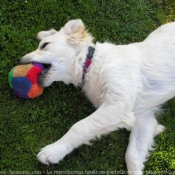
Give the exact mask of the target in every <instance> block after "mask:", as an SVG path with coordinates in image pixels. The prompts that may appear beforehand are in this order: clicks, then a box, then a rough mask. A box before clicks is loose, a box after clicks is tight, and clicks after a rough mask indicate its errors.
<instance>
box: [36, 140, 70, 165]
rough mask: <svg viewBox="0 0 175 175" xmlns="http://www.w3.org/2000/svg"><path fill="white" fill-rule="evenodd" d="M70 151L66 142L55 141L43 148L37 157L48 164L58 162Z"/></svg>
mask: <svg viewBox="0 0 175 175" xmlns="http://www.w3.org/2000/svg"><path fill="white" fill-rule="evenodd" d="M68 153H69V150H68V148H67V147H66V146H65V145H64V144H60V143H58V142H55V143H53V144H50V145H47V146H46V147H44V148H42V149H41V151H40V152H39V153H38V155H37V159H38V160H39V161H40V162H42V163H44V164H46V165H49V164H57V163H58V162H59V161H60V160H62V159H63V158H64V157H65V156H66V155H67V154H68Z"/></svg>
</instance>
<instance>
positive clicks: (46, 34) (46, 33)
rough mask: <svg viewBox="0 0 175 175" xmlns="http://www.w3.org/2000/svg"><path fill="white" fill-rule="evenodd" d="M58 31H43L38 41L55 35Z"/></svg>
mask: <svg viewBox="0 0 175 175" xmlns="http://www.w3.org/2000/svg"><path fill="white" fill-rule="evenodd" d="M56 32H57V31H56V30H54V29H51V30H49V31H41V32H39V33H38V34H37V39H38V40H42V39H43V38H45V37H47V36H49V35H53V34H55V33H56Z"/></svg>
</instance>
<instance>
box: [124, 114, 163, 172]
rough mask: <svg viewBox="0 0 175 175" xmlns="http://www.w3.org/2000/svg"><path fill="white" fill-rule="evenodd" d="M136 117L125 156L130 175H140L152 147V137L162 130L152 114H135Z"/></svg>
mask: <svg viewBox="0 0 175 175" xmlns="http://www.w3.org/2000/svg"><path fill="white" fill-rule="evenodd" d="M136 117H137V121H136V123H135V125H134V127H133V129H132V130H131V134H130V140H129V145H128V148H127V151H126V156H125V159H126V164H127V168H128V174H130V175H142V170H143V168H144V162H145V161H146V159H147V157H148V156H149V151H150V150H152V146H153V145H154V137H155V136H156V135H158V134H159V133H160V132H162V131H163V130H164V127H163V126H162V125H159V124H158V123H157V121H156V119H155V117H154V114H153V112H152V113H146V114H145V115H144V114H143V113H140V114H137V113H136Z"/></svg>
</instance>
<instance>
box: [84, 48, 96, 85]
mask: <svg viewBox="0 0 175 175" xmlns="http://www.w3.org/2000/svg"><path fill="white" fill-rule="evenodd" d="M94 51H95V48H93V47H89V48H88V53H87V55H86V61H85V63H84V65H83V77H82V86H83V85H84V80H85V75H86V73H87V69H88V67H89V66H90V64H91V62H92V58H93V55H94Z"/></svg>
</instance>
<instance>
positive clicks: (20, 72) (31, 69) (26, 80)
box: [8, 63, 44, 99]
mask: <svg viewBox="0 0 175 175" xmlns="http://www.w3.org/2000/svg"><path fill="white" fill-rule="evenodd" d="M43 69H44V66H43V65H42V64H39V63H32V64H26V65H18V66H15V67H14V68H12V69H11V71H10V72H9V75H8V80H9V85H10V87H11V88H12V89H13V91H14V93H15V94H16V95H17V96H19V97H20V98H25V99H29V98H36V97H38V96H39V95H41V94H42V93H43V87H41V86H39V85H38V75H39V74H40V73H41V72H42V70H43Z"/></svg>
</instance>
